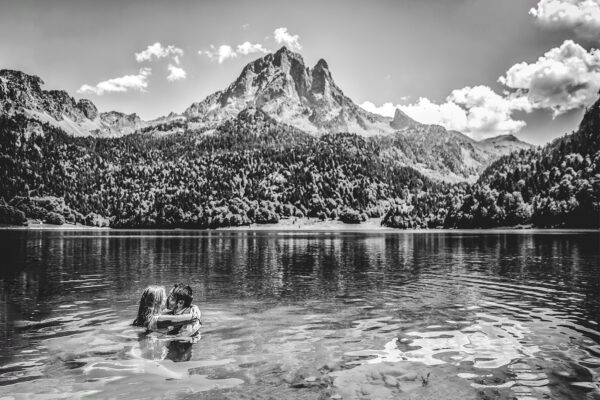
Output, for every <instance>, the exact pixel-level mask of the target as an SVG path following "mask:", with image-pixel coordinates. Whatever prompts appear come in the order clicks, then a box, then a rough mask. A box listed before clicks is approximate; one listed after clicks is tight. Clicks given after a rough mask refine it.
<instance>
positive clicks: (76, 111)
mask: <svg viewBox="0 0 600 400" xmlns="http://www.w3.org/2000/svg"><path fill="white" fill-rule="evenodd" d="M43 84H44V81H42V80H41V79H40V78H39V77H37V76H34V75H28V74H26V73H24V72H20V71H14V70H8V69H3V70H0V114H4V115H14V114H23V115H26V116H28V117H31V118H34V119H36V120H39V121H41V122H47V123H50V124H52V125H56V126H58V127H60V128H62V129H63V130H64V131H66V132H67V133H70V134H72V135H75V136H87V135H90V134H96V135H109V136H122V135H126V134H129V133H133V132H134V131H136V130H137V129H140V128H141V127H143V126H145V123H143V122H142V121H141V120H140V119H139V117H138V116H137V115H135V114H130V115H126V114H123V113H118V112H109V113H99V112H98V109H97V108H96V106H95V105H94V103H92V102H91V101H90V100H88V99H81V100H79V101H76V100H75V99H74V98H73V97H71V96H70V95H69V94H68V93H67V92H65V91H64V90H43V89H42V88H41V86H42V85H43Z"/></svg>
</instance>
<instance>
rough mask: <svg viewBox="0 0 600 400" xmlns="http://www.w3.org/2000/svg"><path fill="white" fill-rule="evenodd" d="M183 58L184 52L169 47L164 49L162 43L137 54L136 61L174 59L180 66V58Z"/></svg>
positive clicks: (177, 48) (152, 45)
mask: <svg viewBox="0 0 600 400" xmlns="http://www.w3.org/2000/svg"><path fill="white" fill-rule="evenodd" d="M182 56H183V50H181V49H180V48H179V47H175V46H173V45H169V46H167V47H163V46H162V44H160V42H156V43H154V44H151V45H149V46H148V47H147V48H146V50H144V51H141V52H139V53H135V59H136V61H137V62H144V61H152V59H155V60H159V59H161V58H166V57H172V58H173V61H174V62H175V64H179V61H180V59H179V58H180V57H182Z"/></svg>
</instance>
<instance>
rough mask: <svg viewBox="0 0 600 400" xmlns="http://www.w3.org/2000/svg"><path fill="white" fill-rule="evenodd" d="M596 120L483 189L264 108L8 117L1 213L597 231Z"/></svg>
mask: <svg viewBox="0 0 600 400" xmlns="http://www.w3.org/2000/svg"><path fill="white" fill-rule="evenodd" d="M32 127H33V128H32ZM599 130H600V105H599V104H598V103H596V104H595V105H594V106H593V107H591V108H590V109H589V110H588V111H587V112H586V114H585V117H584V119H583V121H582V123H581V126H580V128H579V130H578V131H577V132H575V133H573V134H571V135H567V136H564V137H562V138H560V139H557V140H555V141H554V142H553V143H550V144H548V145H547V146H545V147H542V148H537V149H523V150H521V151H519V152H514V153H511V154H510V155H508V156H505V157H502V158H501V159H499V160H498V161H496V162H495V163H493V164H492V165H491V166H489V167H488V168H487V169H486V170H485V171H484V173H483V174H482V175H481V177H480V178H479V180H478V181H477V183H475V184H474V185H468V184H466V183H460V184H455V185H450V184H446V183H439V182H437V181H432V180H430V179H428V178H426V177H424V176H423V175H421V174H420V173H419V172H417V171H416V170H415V169H413V168H410V167H406V166H403V165H406V164H407V162H406V160H402V159H399V160H395V159H394V157H393V151H391V149H394V148H400V147H404V148H407V147H408V146H399V145H398V144H397V143H396V142H397V141H399V140H400V141H405V140H406V138H405V137H403V136H397V137H381V138H377V137H375V138H364V137H361V136H358V135H355V134H333V135H323V136H320V137H316V136H312V135H309V134H307V133H304V132H302V131H300V130H298V129H297V128H294V127H291V126H289V125H285V124H281V123H278V122H276V121H275V120H274V119H272V118H271V117H269V116H268V115H266V114H265V113H264V112H262V111H259V110H255V109H248V110H244V111H242V112H241V113H240V114H239V115H238V116H237V117H236V118H234V119H232V120H229V121H226V122H225V123H224V124H222V125H220V126H219V127H218V128H216V129H213V130H210V131H203V132H190V131H183V132H182V133H171V134H168V135H156V134H150V133H138V134H133V135H128V136H125V137H122V138H97V137H73V136H70V135H67V134H65V133H64V132H63V131H62V130H60V129H59V128H57V127H54V126H52V125H48V124H41V123H40V122H38V121H34V120H30V119H28V118H27V117H26V116H22V115H20V116H12V117H10V118H8V117H0V132H1V134H0V179H1V185H0V197H1V198H2V199H3V201H2V203H0V219H1V220H2V221H3V222H4V223H13V224H14V223H17V224H18V223H23V222H24V221H26V219H30V220H31V219H37V220H40V221H46V222H49V223H57V224H60V223H63V222H65V221H66V222H77V223H84V224H88V225H99V226H112V227H135V228H141V227H190V228H207V227H211V228H212V227H221V226H239V225H248V224H250V223H268V222H277V221H278V220H279V219H281V218H290V217H291V218H294V217H317V218H321V219H340V220H342V221H344V222H349V223H359V222H361V221H364V220H366V218H367V217H378V216H385V217H384V218H383V221H382V223H383V224H384V225H387V226H391V227H397V228H433V227H449V228H454V227H457V228H479V227H481V228H489V227H497V226H515V225H533V226H538V227H600V206H599V202H600V151H599V148H600V146H599V140H598V132H599ZM432 149H433V150H432V151H434V153H432V154H438V153H435V152H436V151H438V150H436V149H437V148H436V147H432ZM450 149H452V148H450ZM456 151H457V152H458V151H459V150H458V149H456ZM438 155H439V157H442V154H441V152H440V153H439V154H438Z"/></svg>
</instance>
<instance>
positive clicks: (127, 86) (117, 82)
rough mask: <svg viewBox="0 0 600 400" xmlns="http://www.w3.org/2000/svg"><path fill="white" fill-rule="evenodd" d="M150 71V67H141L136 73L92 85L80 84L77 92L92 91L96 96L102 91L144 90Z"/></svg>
mask: <svg viewBox="0 0 600 400" xmlns="http://www.w3.org/2000/svg"><path fill="white" fill-rule="evenodd" d="M151 73H152V70H151V69H150V68H142V69H140V71H139V73H138V74H137V75H125V76H121V77H119V78H112V79H109V80H106V81H103V82H98V83H97V84H96V85H94V86H91V85H82V86H81V87H80V88H79V89H78V90H77V92H78V93H94V94H96V95H98V96H102V95H103V94H104V93H112V92H117V93H119V92H120V93H122V92H128V91H130V90H137V91H140V92H144V91H146V88H147V87H148V77H149V76H150V74H151Z"/></svg>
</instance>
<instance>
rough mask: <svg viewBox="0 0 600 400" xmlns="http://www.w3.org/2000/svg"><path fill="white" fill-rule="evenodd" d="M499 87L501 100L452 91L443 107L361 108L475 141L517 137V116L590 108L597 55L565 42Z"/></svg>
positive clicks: (482, 90) (599, 79) (597, 80)
mask: <svg viewBox="0 0 600 400" xmlns="http://www.w3.org/2000/svg"><path fill="white" fill-rule="evenodd" d="M498 81H499V82H500V83H501V84H503V85H504V86H505V87H506V88H507V90H506V91H505V92H504V93H503V94H498V93H496V92H494V91H493V90H492V89H490V88H489V87H487V86H475V87H465V88H462V89H457V90H453V91H452V92H451V93H450V95H449V96H448V97H446V99H445V102H444V103H441V104H436V103H433V102H432V101H431V100H429V99H427V98H420V99H419V101H417V102H415V103H413V104H409V105H401V104H398V105H393V104H392V103H385V104H383V105H381V106H379V107H378V106H376V105H374V104H373V103H371V102H364V103H363V104H361V107H363V108H364V109H365V110H367V111H370V112H374V113H377V114H381V115H385V116H388V117H392V116H393V115H394V112H395V110H396V108H399V109H400V110H402V111H403V112H405V113H406V114H407V115H408V116H410V117H411V118H413V119H414V120H416V121H418V122H421V123H425V124H438V125H442V126H444V127H446V128H447V129H453V130H457V131H461V132H463V133H466V134H469V135H471V136H473V137H475V138H483V137H486V136H492V135H499V134H507V133H515V132H518V131H519V130H521V129H522V128H523V127H524V126H525V122H524V121H521V120H518V119H515V118H514V116H513V115H514V113H515V112H517V111H522V112H527V113H529V112H531V111H533V110H535V109H538V110H551V111H553V113H554V116H555V117H556V116H558V115H560V114H562V113H565V112H567V111H569V110H574V109H578V108H582V107H586V106H588V105H589V104H591V103H592V102H593V101H594V100H595V99H596V98H597V96H598V95H597V93H598V91H599V89H600V50H596V49H592V50H590V51H587V50H586V49H584V48H583V47H581V46H580V45H578V44H577V43H574V42H573V41H571V40H566V41H565V42H564V43H563V44H562V45H561V46H560V47H556V48H554V49H552V50H550V51H548V52H546V54H544V55H543V56H542V57H540V58H538V60H537V61H536V62H534V63H530V64H529V63H526V62H522V63H518V64H515V65H513V66H512V67H510V68H509V69H508V71H506V73H505V74H504V75H503V76H501V77H500V78H499V79H498Z"/></svg>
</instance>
